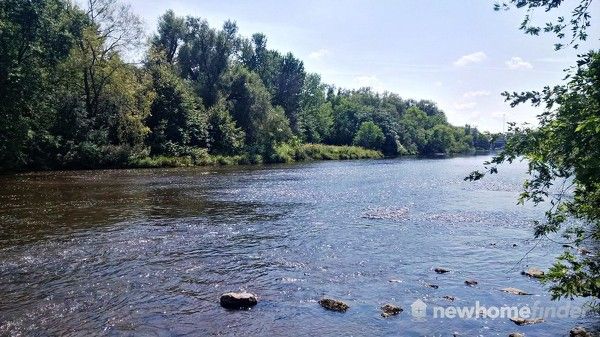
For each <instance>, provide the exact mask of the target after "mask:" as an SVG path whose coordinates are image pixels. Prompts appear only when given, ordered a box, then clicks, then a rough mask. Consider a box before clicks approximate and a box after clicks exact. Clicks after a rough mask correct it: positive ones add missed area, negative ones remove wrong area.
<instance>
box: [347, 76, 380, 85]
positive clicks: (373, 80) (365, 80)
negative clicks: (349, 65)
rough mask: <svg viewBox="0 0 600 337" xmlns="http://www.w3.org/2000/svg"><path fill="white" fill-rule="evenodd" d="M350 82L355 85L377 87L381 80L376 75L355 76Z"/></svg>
mask: <svg viewBox="0 0 600 337" xmlns="http://www.w3.org/2000/svg"><path fill="white" fill-rule="evenodd" d="M352 82H354V85H355V86H356V87H360V88H363V87H378V86H379V85H380V84H381V81H379V79H378V78H377V76H358V77H355V78H354V79H353V80H352Z"/></svg>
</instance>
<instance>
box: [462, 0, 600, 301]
mask: <svg viewBox="0 0 600 337" xmlns="http://www.w3.org/2000/svg"><path fill="white" fill-rule="evenodd" d="M510 3H511V4H513V5H515V6H516V7H517V8H528V10H529V11H531V10H532V9H535V8H545V10H546V11H549V10H552V9H554V8H557V7H559V6H560V5H561V3H562V1H547V0H540V1H538V0H523V1H521V0H519V1H511V2H510ZM590 3H591V1H587V0H581V1H580V2H579V5H578V6H577V7H576V8H575V9H574V10H573V11H572V17H571V19H570V21H569V22H568V23H565V19H564V18H559V19H558V20H557V22H556V23H554V24H552V23H550V24H548V25H547V26H546V29H545V31H548V32H554V33H556V34H557V36H558V38H564V37H565V36H564V33H563V30H564V29H565V28H566V27H567V26H569V25H570V26H571V30H572V39H571V42H570V44H573V47H574V48H577V47H578V45H577V44H574V43H576V42H575V41H583V40H585V39H586V37H587V34H586V33H585V32H586V29H587V28H588V27H589V26H590V21H589V19H590V15H589V6H590ZM505 5H506V4H505ZM505 7H506V8H509V7H510V6H508V5H506V6H505ZM528 24H529V16H526V17H525V21H524V23H523V26H522V27H521V29H522V30H524V31H525V32H526V33H529V34H534V35H537V34H538V32H539V31H540V30H539V29H536V28H535V27H529V26H528ZM557 46H558V47H557V49H559V48H560V47H562V44H557ZM565 71H566V77H565V82H564V83H563V84H560V85H556V86H553V87H550V86H547V87H545V88H544V89H543V90H542V91H529V92H513V93H509V92H505V93H504V94H503V95H504V96H505V97H506V100H507V101H509V102H510V105H511V106H513V107H514V106H516V105H519V104H523V103H527V102H528V103H531V104H532V105H533V106H539V107H542V108H543V109H544V112H543V113H541V114H540V115H539V116H538V123H539V125H538V126H537V127H530V126H517V125H515V124H511V126H510V128H509V132H510V136H509V138H508V141H507V144H506V147H505V149H504V150H503V151H502V152H501V153H500V154H499V155H497V156H495V157H493V158H492V160H491V161H489V162H486V163H485V168H486V171H485V172H478V171H475V172H472V173H471V174H470V175H469V176H468V177H467V178H466V179H467V180H478V179H481V178H482V177H484V176H485V174H486V173H492V174H493V173H497V172H498V165H499V164H501V163H505V162H508V163H512V162H513V161H515V160H521V159H524V160H526V161H527V163H528V174H529V178H528V179H527V180H525V182H524V184H523V191H522V193H521V195H520V197H519V202H520V203H524V202H533V203H534V204H536V205H546V206H548V209H547V211H546V213H545V221H543V222H536V223H535V237H536V238H539V239H540V240H549V241H552V242H555V243H556V244H561V245H563V246H564V247H566V250H565V252H564V253H563V254H562V255H560V256H559V257H558V258H557V260H556V262H555V264H554V265H553V266H552V267H551V268H550V269H549V271H548V273H547V274H546V276H545V278H544V281H545V282H547V283H548V284H549V285H550V291H551V292H552V296H553V298H554V299H558V298H561V297H567V298H573V297H576V296H581V297H589V298H591V300H592V302H594V301H596V304H597V301H598V299H599V298H600V252H599V251H598V248H599V247H600V245H599V240H600V147H599V146H598V145H599V144H600V52H599V51H593V50H592V51H589V52H588V53H586V54H583V55H580V56H579V60H578V61H577V65H576V66H575V67H573V68H572V69H567V70H565ZM557 237H558V238H557Z"/></svg>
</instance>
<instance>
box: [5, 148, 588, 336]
mask: <svg viewBox="0 0 600 337" xmlns="http://www.w3.org/2000/svg"><path fill="white" fill-rule="evenodd" d="M485 159H487V158H486V157H466V158H453V159H445V160H414V159H395V160H372V161H368V160H365V161H348V162H317V163H308V164H295V165H285V166H264V167H235V168H185V169H160V170H115V171H77V172H53V173H30V174H22V175H13V176H4V177H0V224H1V226H0V280H1V283H0V335H9V336H10V335H41V336H47V335H67V336H90V335H109V336H116V335H132V336H182V335H189V336H202V335H249V336H261V335H283V336H290V335H292V336H303V335H314V336H320V335H352V336H363V335H390V336H396V335H402V336H421V335H428V336H432V335H451V334H452V333H453V332H459V333H461V334H463V335H464V336H477V335H482V336H493V335H498V336H507V335H508V334H509V333H510V332H513V331H522V332H524V333H526V334H527V335H532V336H557V335H568V332H569V330H570V329H571V328H572V327H573V326H575V325H585V326H587V327H594V326H595V325H597V322H598V321H599V319H598V316H585V317H579V318H572V317H568V318H556V317H554V318H552V317H551V318H548V319H546V321H545V322H544V323H540V324H536V325H530V326H522V327H519V326H516V325H515V324H513V323H512V322H510V321H509V320H508V319H506V318H496V319H493V318H490V317H487V318H481V317H480V318H477V319H475V318H472V319H460V318H439V317H437V318H434V317H432V311H431V310H432V309H433V306H444V307H448V306H459V307H462V306H473V305H475V302H476V301H479V302H480V304H481V305H482V306H498V307H500V306H519V307H522V306H530V307H533V306H538V307H553V308H558V307H559V306H561V305H567V304H570V305H572V306H579V305H581V304H582V302H581V301H574V302H570V301H562V302H558V303H556V302H551V301H550V298H549V295H548V294H547V292H546V291H545V290H544V288H543V286H542V285H540V284H539V282H537V281H536V280H532V279H529V278H527V277H524V276H522V275H520V271H522V270H523V269H526V268H527V267H528V266H538V267H542V268H547V267H548V266H549V265H550V263H551V262H552V260H553V257H554V256H556V255H557V254H558V253H559V252H560V251H561V250H562V248H561V247H560V245H556V244H547V243H544V242H543V243H540V244H538V245H537V247H536V248H535V249H533V251H531V252H530V253H529V254H528V255H526V253H527V252H528V251H529V250H530V249H531V248H533V247H534V246H535V245H536V242H537V241H536V240H533V239H532V228H531V221H532V220H534V219H539V218H540V217H541V216H542V215H543V209H541V208H539V209H538V208H534V207H532V206H527V205H526V206H517V205H516V197H517V195H518V192H519V189H520V187H521V183H522V179H523V177H524V175H523V173H524V170H525V168H524V165H522V164H518V165H513V166H510V167H505V168H503V169H502V170H501V174H500V175H496V176H492V177H489V178H486V179H484V180H483V181H481V182H476V183H469V182H464V181H463V179H462V178H463V177H464V176H466V175H467V174H468V173H469V172H470V171H472V170H473V169H476V168H479V167H480V164H481V163H482V162H483V161H484V160H485ZM524 256H525V258H524V259H523V261H522V262H521V263H520V264H517V263H518V261H519V260H520V259H521V258H523V257H524ZM439 266H441V267H445V268H448V269H450V270H451V272H450V273H448V274H443V275H438V274H436V273H435V272H434V271H433V268H435V267H439ZM466 279H476V280H477V281H478V282H479V284H478V285H477V286H475V287H467V286H465V285H464V281H465V280H466ZM429 284H435V285H438V286H439V288H437V289H434V288H431V287H429V286H428V285H429ZM504 287H517V288H520V289H523V290H525V291H528V292H531V293H533V294H534V295H532V296H515V295H511V294H507V293H503V292H500V291H499V290H498V289H500V288H504ZM240 289H244V290H248V291H251V292H254V293H257V294H258V295H259V297H260V301H259V304H258V305H257V306H256V307H254V308H253V309H251V310H248V311H227V310H225V309H223V308H221V307H220V306H219V304H218V298H219V295H220V294H221V293H223V292H226V291H231V290H240ZM445 295H451V296H455V297H456V299H455V300H454V301H453V302H452V301H448V300H446V299H444V298H443V296H445ZM324 296H328V297H333V298H338V299H341V300H344V301H345V302H346V303H348V304H349V305H350V309H349V310H348V312H346V313H344V314H340V313H335V312H329V311H325V310H324V309H322V308H321V307H320V306H319V305H318V303H317V301H318V300H319V299H320V298H322V297H324ZM417 299H422V300H423V301H424V302H425V303H426V304H427V305H428V309H427V317H425V318H424V319H417V318H414V317H412V315H411V307H410V305H411V304H412V303H413V302H414V301H415V300H417ZM385 303H395V304H397V305H399V306H401V307H402V308H404V312H402V313H401V314H400V315H399V316H396V317H390V318H386V319H384V318H382V317H381V316H380V313H379V309H378V308H379V307H380V306H381V305H383V304H385Z"/></svg>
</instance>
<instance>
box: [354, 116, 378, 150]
mask: <svg viewBox="0 0 600 337" xmlns="http://www.w3.org/2000/svg"><path fill="white" fill-rule="evenodd" d="M384 142H385V135H384V134H383V131H382V130H381V128H380V127H379V126H377V125H376V124H375V123H373V122H370V121H369V122H364V123H362V124H361V125H360V127H359V128H358V131H356V134H355V135H354V140H353V141H352V143H353V144H354V145H358V146H362V147H365V148H367V149H373V150H380V149H381V147H382V146H383V143H384Z"/></svg>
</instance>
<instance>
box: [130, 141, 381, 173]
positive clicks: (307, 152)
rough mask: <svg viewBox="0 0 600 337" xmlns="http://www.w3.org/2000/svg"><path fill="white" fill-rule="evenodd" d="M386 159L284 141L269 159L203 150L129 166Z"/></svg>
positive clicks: (360, 151)
mask: <svg viewBox="0 0 600 337" xmlns="http://www.w3.org/2000/svg"><path fill="white" fill-rule="evenodd" d="M379 158H383V154H382V153H381V152H380V151H375V150H370V149H365V148H363V147H359V146H336V145H324V144H299V145H289V144H282V145H280V146H278V147H276V148H275V149H274V152H273V154H271V156H269V157H268V158H264V157H263V156H261V155H253V154H243V155H236V156H223V155H211V154H208V153H206V152H200V153H198V154H195V155H187V156H179V157H168V156H156V157H144V158H134V159H131V160H130V161H129V163H128V164H127V167H129V168H158V167H187V166H213V165H249V164H265V163H293V162H302V161H316V160H349V159H379Z"/></svg>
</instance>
